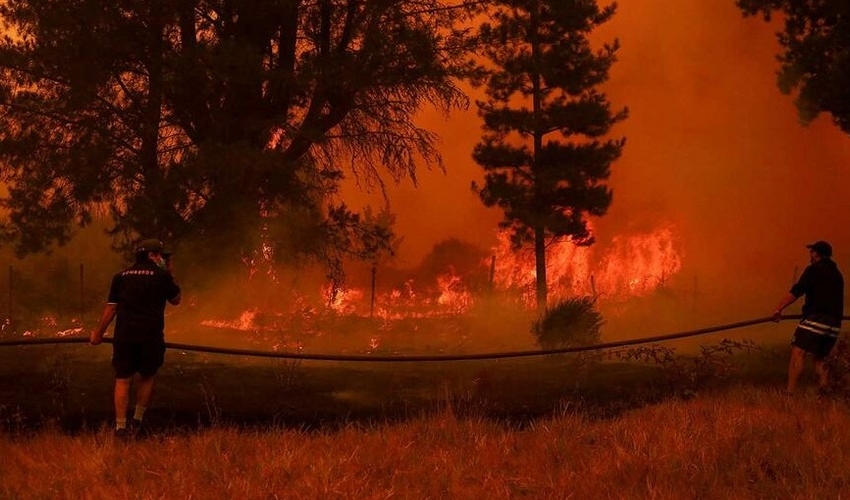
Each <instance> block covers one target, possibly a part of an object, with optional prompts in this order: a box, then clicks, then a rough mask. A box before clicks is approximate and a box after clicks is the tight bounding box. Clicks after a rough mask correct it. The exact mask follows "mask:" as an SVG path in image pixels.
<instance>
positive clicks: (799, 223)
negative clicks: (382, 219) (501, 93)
mask: <svg viewBox="0 0 850 500" xmlns="http://www.w3.org/2000/svg"><path fill="white" fill-rule="evenodd" d="M777 29H779V25H778V24H777V23H774V24H773V25H768V24H766V23H764V22H763V21H762V20H761V19H760V18H749V19H744V18H743V17H742V15H741V13H740V11H739V10H738V9H737V8H736V6H735V4H734V2H733V1H732V0H722V1H721V0H714V1H708V2H706V1H705V0H681V1H676V2H670V1H668V0H628V1H625V2H621V3H620V6H619V10H618V14H617V15H616V16H615V17H614V19H613V20H612V21H611V22H610V23H609V24H608V25H607V26H605V27H603V29H602V30H600V31H599V32H598V33H597V35H596V38H597V39H598V40H599V41H610V40H612V39H613V38H619V40H620V42H621V44H622V48H621V50H620V52H619V61H618V62H617V63H616V64H615V65H614V67H613V68H612V71H611V80H610V82H609V83H608V84H607V86H606V91H607V92H608V94H609V97H610V98H611V100H612V102H613V104H614V106H615V107H617V106H628V107H629V109H630V118H629V119H628V120H627V121H625V122H624V123H621V124H619V125H618V126H616V127H615V129H614V131H613V134H614V135H616V136H621V135H622V136H625V137H627V144H626V148H625V152H624V155H623V157H622V159H621V160H619V161H618V162H616V163H615V164H614V165H613V166H612V172H613V174H612V177H611V186H612V187H613V189H614V203H613V205H612V207H611V209H610V210H609V212H608V215H607V216H605V217H604V218H602V219H600V220H598V221H596V222H595V225H596V227H597V230H598V231H597V240H598V241H599V245H600V246H604V245H605V243H606V241H610V239H611V238H612V237H613V236H614V235H616V234H617V233H618V232H622V231H633V230H641V229H648V228H652V227H655V226H658V225H659V224H662V223H665V222H673V223H675V224H676V227H677V228H678V232H679V237H680V249H681V251H682V253H683V256H684V259H683V262H684V266H683V270H682V272H681V273H680V275H679V277H678V284H679V286H680V287H693V286H694V285H693V284H692V283H693V281H694V280H698V282H699V285H698V287H699V289H701V290H702V291H703V292H705V293H706V294H707V295H714V294H719V295H722V296H725V297H726V300H729V301H733V302H734V301H742V300H746V301H753V302H754V303H755V304H758V306H755V307H756V310H759V309H763V310H767V308H770V307H772V306H773V305H774V304H773V302H774V301H775V300H776V299H777V298H778V295H779V294H781V293H783V292H784V291H785V287H786V286H787V285H788V283H789V282H790V281H791V279H792V277H793V272H794V268H795V267H796V266H799V267H800V268H801V269H802V267H803V266H805V265H806V264H807V258H808V256H807V253H806V251H805V248H804V245H805V244H807V243H811V242H812V241H814V240H816V239H827V240H829V241H831V242H832V243H833V245H834V246H835V248H836V259H837V260H838V261H839V264H841V263H845V262H850V237H848V231H847V229H846V227H847V223H848V217H850V215H848V214H850V210H848V209H850V182H848V181H850V168H848V167H850V165H848V163H850V138H848V137H847V136H846V135H843V134H842V133H841V132H840V131H839V130H838V129H837V128H835V127H834V126H833V125H832V124H831V122H830V120H829V117H827V116H823V117H821V118H820V119H819V120H817V121H815V122H814V123H812V124H811V125H810V126H808V127H803V126H801V125H800V123H799V121H798V119H797V114H796V109H795V107H794V103H793V97H791V96H786V95H783V94H781V93H780V91H779V90H778V88H777V86H776V77H775V73H776V70H777V68H778V63H777V62H776V60H775V57H776V55H777V54H778V53H779V46H778V43H777V42H776V38H775V35H774V33H775V31H776V30H777ZM474 96H475V93H473V97H474ZM422 125H423V126H425V127H427V128H430V129H432V130H435V131H437V132H439V133H440V135H441V136H442V138H443V144H442V154H443V156H444V160H445V164H446V168H447V172H445V173H443V172H440V171H429V172H420V174H419V186H418V187H413V186H412V184H411V183H410V182H409V181H406V182H405V183H404V184H402V185H400V186H393V187H391V188H390V189H389V194H388V197H389V202H390V204H391V207H392V209H393V210H394V211H395V212H396V213H397V214H398V225H397V229H398V231H399V232H400V233H401V234H402V235H403V236H404V243H403V245H402V251H401V260H402V262H404V263H409V264H413V263H415V262H417V260H418V259H419V258H421V256H422V255H424V254H425V253H426V252H427V251H428V249H429V248H430V247H431V246H432V245H433V244H434V243H435V242H437V241H440V240H442V239H445V238H449V237H461V238H463V239H466V240H468V241H471V242H473V243H476V244H479V245H481V246H485V247H489V246H492V245H493V244H494V242H495V227H496V224H497V222H498V220H499V219H500V217H501V214H500V213H499V212H498V211H497V210H491V209H487V208H485V207H484V206H483V205H482V204H481V202H480V201H479V200H478V199H477V197H476V196H475V195H474V194H473V193H472V192H471V190H470V183H471V181H473V180H480V178H481V174H480V169H479V167H477V166H476V165H475V164H474V163H473V162H472V160H471V151H472V148H473V146H474V144H475V143H476V142H477V141H478V140H479V138H480V136H481V130H480V121H479V118H478V117H477V115H476V111H475V109H474V106H472V107H471V108H470V109H469V110H467V111H465V112H456V113H453V114H452V115H451V116H450V117H449V118H448V120H445V119H443V117H441V116H439V115H437V114H436V113H431V112H426V113H423V115H422ZM345 195H346V197H347V199H348V200H349V203H351V204H352V205H354V206H357V205H358V203H366V202H367V200H369V201H371V202H372V203H381V202H380V197H379V196H377V195H373V196H372V197H371V198H370V197H368V196H366V195H363V194H361V193H358V192H356V190H355V189H351V188H349V189H347V190H346V191H345ZM753 294H759V295H761V296H759V297H753ZM764 294H767V295H766V296H765V295H764Z"/></svg>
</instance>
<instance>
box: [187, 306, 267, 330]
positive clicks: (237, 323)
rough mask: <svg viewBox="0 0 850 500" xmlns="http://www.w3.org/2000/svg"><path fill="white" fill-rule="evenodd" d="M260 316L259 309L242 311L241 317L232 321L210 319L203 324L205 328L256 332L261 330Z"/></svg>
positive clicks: (202, 322)
mask: <svg viewBox="0 0 850 500" xmlns="http://www.w3.org/2000/svg"><path fill="white" fill-rule="evenodd" d="M258 314H259V311H258V310H257V309H248V310H247V311H242V314H241V315H239V318H237V319H235V320H232V321H220V320H212V319H208V320H204V321H201V324H202V325H203V326H209V327H212V328H228V329H231V330H242V331H246V332H247V331H256V330H259V329H260V327H259V326H258V325H257V322H256V319H257V315H258Z"/></svg>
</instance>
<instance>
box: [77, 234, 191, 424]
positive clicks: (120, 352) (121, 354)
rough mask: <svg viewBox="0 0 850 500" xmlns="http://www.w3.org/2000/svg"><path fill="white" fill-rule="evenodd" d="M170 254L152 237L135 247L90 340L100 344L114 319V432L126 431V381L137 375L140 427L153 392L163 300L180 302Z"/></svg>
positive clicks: (161, 335)
mask: <svg viewBox="0 0 850 500" xmlns="http://www.w3.org/2000/svg"><path fill="white" fill-rule="evenodd" d="M170 257H171V252H169V251H168V250H166V249H165V247H164V246H163V244H162V242H161V241H159V240H156V239H149V240H144V241H142V242H141V243H140V244H139V245H138V247H137V248H136V263H135V264H134V265H133V266H131V267H129V268H127V269H125V270H123V271H121V272H120V273H118V274H116V275H115V276H114V277H113V278H112V285H111V286H110V288H109V299H108V300H107V303H106V307H105V308H104V310H103V314H102V316H101V318H100V322H99V323H98V325H97V328H95V329H94V330H93V331H92V332H91V336H90V338H89V342H90V343H91V344H92V345H98V344H100V343H101V342H102V341H103V335H104V333H105V332H106V329H107V328H108V327H109V324H110V323H112V320H113V319H115V333H114V337H115V338H114V340H113V343H112V366H113V368H114V369H115V433H116V435H117V436H119V437H124V436H126V435H128V430H127V407H128V406H129V403H130V380H131V379H132V377H133V375H135V374H136V373H138V374H139V379H138V382H137V386H136V408H135V413H134V415H133V420H134V423H135V425H136V427H137V428H138V429H141V424H142V418H143V417H144V414H145V410H146V409H147V407H148V406H149V405H150V402H151V397H152V396H153V386H154V375H156V372H157V371H158V370H159V368H160V367H161V366H162V363H163V361H164V357H165V334H164V328H165V303H166V302H169V303H171V304H172V305H177V304H179V303H180V287H178V286H177V284H176V283H175V282H174V277H173V276H172V274H171V259H170Z"/></svg>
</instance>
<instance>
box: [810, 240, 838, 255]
mask: <svg viewBox="0 0 850 500" xmlns="http://www.w3.org/2000/svg"><path fill="white" fill-rule="evenodd" d="M806 248H808V249H809V250H813V251H815V252H817V253H818V255H820V256H821V257H832V245H830V244H829V243H827V242H825V241H816V242H814V243H812V244H811V245H806Z"/></svg>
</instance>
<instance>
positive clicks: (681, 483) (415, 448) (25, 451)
mask: <svg viewBox="0 0 850 500" xmlns="http://www.w3.org/2000/svg"><path fill="white" fill-rule="evenodd" d="M846 344H847V343H846V342H844V344H842V345H846ZM844 351H847V349H844ZM109 353H110V349H109V348H108V347H105V346H104V347H90V346H38V347H36V346H32V347H23V348H10V349H3V350H0V428H2V429H3V430H0V457H1V458H0V500H18V499H43V498H57V499H61V498H69V499H70V498H74V499H78V498H81V499H86V498H91V499H113V498H116V499H123V498H128V499H129V498H145V499H147V498H150V499H161V498H166V499H205V498H216V499H218V498H240V499H241V498H261V499H301V498H303V499H312V498H316V499H319V498H321V499H325V498H345V499H361V498H362V499H378V498H381V499H386V498H410V499H480V498H488V497H489V498H494V499H495V498H529V499H549V498H552V499H566V498H575V499H586V498H658V499H667V498H670V499H673V498H675V499H687V498H699V499H710V498H718V499H719V498H765V499H767V498H770V499H774V498H783V499H784V498H801V499H802V498H836V499H837V498H843V497H842V495H845V497H846V496H848V495H847V494H846V493H845V490H846V489H847V488H848V487H850V484H848V483H850V476H847V475H846V474H845V471H846V470H847V468H848V466H850V451H847V450H850V435H848V433H846V432H843V430H844V429H847V428H848V427H850V412H848V409H850V408H848V401H849V400H850V399H848V398H845V397H843V395H845V394H850V391H847V390H845V386H841V387H838V391H837V392H836V394H835V395H833V396H831V397H829V398H826V399H817V398H816V397H815V396H814V395H813V394H811V392H812V389H811V385H812V380H811V377H809V378H807V380H806V381H805V385H806V386H807V388H808V391H807V392H804V393H803V394H801V395H798V396H795V397H787V396H783V395H782V394H781V392H780V390H779V389H780V388H781V387H782V386H783V383H784V374H785V366H786V360H787V355H788V346H787V345H777V346H776V347H766V348H761V349H751V348H749V347H748V346H745V345H742V344H740V343H735V342H732V343H717V344H708V345H706V346H704V348H703V350H702V354H700V355H695V356H683V355H681V354H676V352H673V351H670V350H669V349H667V348H666V347H654V348H638V349H633V350H629V351H623V352H620V353H618V354H615V355H610V356H607V357H602V358H579V357H575V356H563V357H547V358H529V359H517V360H507V361H477V362H467V363H426V364H422V363H417V364H377V363H371V364H370V363H364V364H337V363H319V362H314V363H306V362H305V363H293V362H275V361H268V360H252V359H247V358H234V357H227V356H216V355H209V356H206V355H194V354H191V353H184V352H179V351H169V353H168V356H167V360H166V366H165V367H164V368H163V370H162V372H161V374H160V376H159V378H158V387H157V395H156V398H155V404H154V406H153V408H151V409H150V410H149V411H148V413H147V416H146V419H147V420H148V422H149V423H150V424H151V426H152V428H153V431H154V432H153V436H152V437H151V438H148V439H146V440H141V441H133V442H129V443H123V442H118V441H116V440H115V439H114V438H113V436H112V432H111V428H110V425H111V383H112V371H111V368H110V365H109ZM840 359H842V360H847V359H850V354H848V352H844V353H843V354H842V355H841V357H840ZM845 365H847V366H850V364H848V363H845ZM842 366H843V367H844V368H843V372H842V371H841V370H837V373H844V374H845V375H846V374H847V373H850V372H849V371H848V369H847V367H846V366H844V365H842ZM842 380H846V377H845V378H843V379H842Z"/></svg>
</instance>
